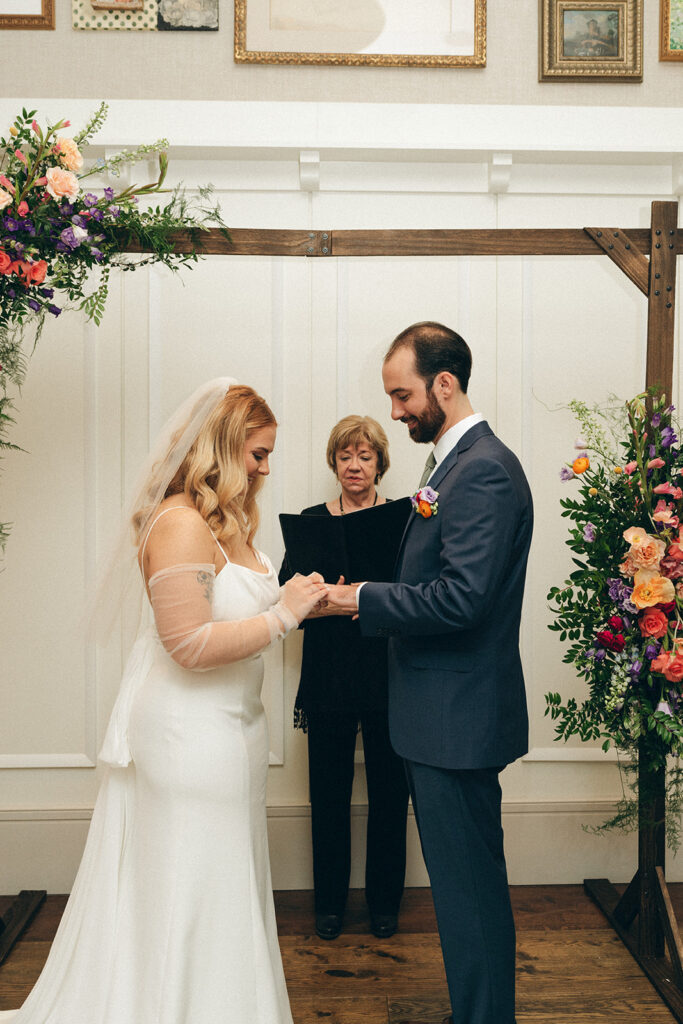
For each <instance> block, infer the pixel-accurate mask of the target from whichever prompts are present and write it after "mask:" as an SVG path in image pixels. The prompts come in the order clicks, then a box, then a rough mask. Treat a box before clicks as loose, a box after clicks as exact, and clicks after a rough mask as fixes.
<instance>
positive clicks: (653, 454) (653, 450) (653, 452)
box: [650, 431, 663, 459]
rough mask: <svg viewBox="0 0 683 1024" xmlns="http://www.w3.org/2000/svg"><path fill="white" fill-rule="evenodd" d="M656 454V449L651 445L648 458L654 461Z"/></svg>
mask: <svg viewBox="0 0 683 1024" xmlns="http://www.w3.org/2000/svg"><path fill="white" fill-rule="evenodd" d="M662 433H663V431H662ZM656 454H657V449H656V448H655V446H654V445H653V444H651V445H650V458H651V459H654V457H655V455H656Z"/></svg>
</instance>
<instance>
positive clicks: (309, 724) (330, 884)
mask: <svg viewBox="0 0 683 1024" xmlns="http://www.w3.org/2000/svg"><path fill="white" fill-rule="evenodd" d="M327 463H328V466H329V467H330V469H331V470H332V472H333V473H334V475H335V477H336V478H337V481H338V484H339V495H338V497H337V498H335V499H334V500H333V501H329V502H325V503H322V504H319V505H313V506H311V507H310V508H305V509H304V510H303V513H302V514H303V515H309V516H345V515H352V514H353V513H354V512H357V511H359V510H361V509H366V508H371V507H374V506H378V505H382V504H384V503H385V502H386V500H387V499H386V498H384V497H382V496H380V494H379V491H378V489H377V488H378V484H379V482H380V480H381V479H382V477H383V476H384V474H385V473H386V471H387V469H388V468H389V443H388V441H387V437H386V434H385V433H384V430H383V429H382V427H381V426H380V425H379V423H377V421H376V420H374V419H372V418H371V417H369V416H345V417H344V418H343V419H342V420H340V421H339V423H337V424H336V426H335V427H333V429H332V432H331V434H330V438H329V441H328V444H327ZM292 574H293V570H292V569H291V567H290V565H289V562H288V559H287V555H286V554H285V559H284V562H283V564H282V568H281V570H280V583H284V582H285V581H286V580H287V579H289V578H290V577H291V576H292ZM303 628H304V644H303V657H302V663H301V678H300V682H299V690H298V693H297V696H296V702H295V707H294V725H295V727H296V728H300V729H302V730H303V731H304V732H306V733H307V734H308V767H309V786H310V800H311V819H312V839H313V879H314V889H315V927H316V932H317V933H318V935H319V936H320V937H321V938H324V939H335V938H337V936H338V935H339V934H340V932H341V930H342V926H343V918H344V910H345V906H346V900H347V895H348V889H349V877H350V871H351V790H352V787H353V774H354V761H355V749H356V737H357V734H358V731H359V729H360V730H361V732H362V736H363V750H364V755H365V774H366V780H367V790H368V827H367V844H366V861H365V898H366V902H367V905H368V910H369V912H370V927H371V930H372V932H373V934H374V935H376V936H377V937H378V938H389V937H390V936H391V935H393V934H394V932H395V931H396V929H397V927H398V912H399V906H400V902H401V897H402V895H403V886H404V880H405V865H406V816H407V808H408V787H407V783H406V778H405V772H404V768H403V763H402V761H401V759H400V758H399V757H398V756H397V755H396V754H395V752H394V750H393V748H392V746H391V743H390V741H389V728H388V719H387V641H386V640H384V639H378V638H375V637H363V636H361V634H360V629H359V627H358V623H357V622H354V621H352V620H351V619H350V618H346V617H342V616H334V617H329V616H328V617H325V616H324V614H323V615H318V616H316V617H309V618H308V619H307V620H305V622H304V623H303Z"/></svg>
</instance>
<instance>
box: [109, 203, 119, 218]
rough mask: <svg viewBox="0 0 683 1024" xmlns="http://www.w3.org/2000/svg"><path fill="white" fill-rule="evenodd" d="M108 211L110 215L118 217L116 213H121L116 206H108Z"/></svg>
mask: <svg viewBox="0 0 683 1024" xmlns="http://www.w3.org/2000/svg"><path fill="white" fill-rule="evenodd" d="M108 212H109V213H110V214H111V215H112V217H118V215H119V214H120V213H121V210H120V209H119V208H118V206H110V207H108Z"/></svg>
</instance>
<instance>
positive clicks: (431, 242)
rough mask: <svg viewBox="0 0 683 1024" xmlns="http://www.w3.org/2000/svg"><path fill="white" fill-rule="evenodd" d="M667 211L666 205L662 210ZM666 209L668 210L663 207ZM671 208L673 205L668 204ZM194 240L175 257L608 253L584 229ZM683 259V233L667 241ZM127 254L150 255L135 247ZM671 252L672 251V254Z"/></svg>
mask: <svg viewBox="0 0 683 1024" xmlns="http://www.w3.org/2000/svg"><path fill="white" fill-rule="evenodd" d="M659 205H662V204H659ZM664 205H666V204H664ZM669 205H671V204H669ZM673 205H675V204H673ZM619 230H622V231H625V232H626V234H627V235H628V237H629V239H630V241H631V244H632V245H634V246H636V247H637V249H638V251H639V252H640V253H642V254H643V255H645V256H648V255H649V254H650V231H649V229H647V228H622V229H619ZM195 239H196V240H194V241H193V237H192V236H191V235H190V233H189V232H187V231H179V232H178V233H177V234H175V235H173V236H172V237H171V241H172V243H173V247H174V249H175V251H176V252H192V250H193V248H196V249H197V250H198V251H199V252H201V253H202V254H204V255H207V256H208V255H217V256H318V257H326V256H602V255H605V252H604V249H603V248H602V247H601V246H600V245H598V243H597V241H596V240H595V239H593V238H591V237H590V236H589V235H588V234H587V233H586V232H585V231H584V229H583V228H519V229H518V228H510V229H508V228H500V229H497V230H488V229H487V230H479V229H475V230H459V229H454V230H450V229H443V230H442V229H436V230H424V231H423V230H409V231H403V230H400V229H397V230H377V231H334V230H331V229H323V230H317V231H301V230H293V231H290V230H285V229H282V230H271V229H261V228H232V229H231V230H230V239H227V238H226V237H225V235H224V234H223V232H221V231H220V230H219V229H217V228H211V229H210V230H209V231H202V232H199V233H198V234H197V235H196V236H195ZM672 242H673V244H674V249H673V250H672V252H673V253H683V230H679V231H676V233H675V235H674V236H672V237H671V238H670V239H668V240H667V245H668V244H671V243H672ZM122 247H123V248H124V249H125V251H127V252H145V251H148V250H145V249H143V248H142V246H140V245H139V244H138V243H136V242H131V243H130V244H127V245H124V246H122ZM667 251H669V250H667Z"/></svg>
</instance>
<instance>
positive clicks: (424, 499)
mask: <svg viewBox="0 0 683 1024" xmlns="http://www.w3.org/2000/svg"><path fill="white" fill-rule="evenodd" d="M438 498H439V492H438V491H434V490H432V488H431V487H421V488H420V490H419V491H416V492H415V494H414V495H413V496H412V498H411V499H410V500H411V501H412V503H413V508H414V509H415V511H416V512H417V514H418V515H420V516H422V518H423V519H430V518H431V517H432V516H435V515H436V514H437V512H438V511H439V501H438Z"/></svg>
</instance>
